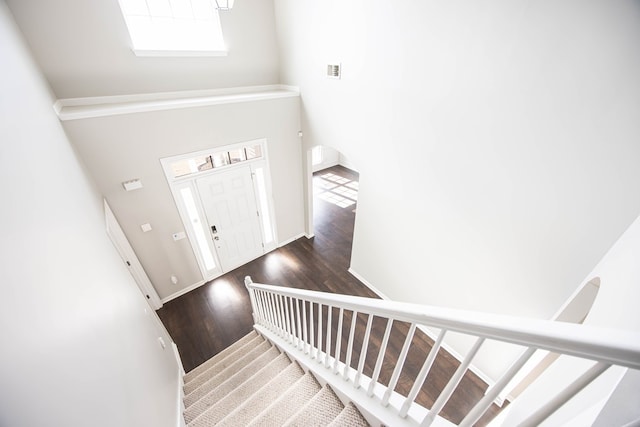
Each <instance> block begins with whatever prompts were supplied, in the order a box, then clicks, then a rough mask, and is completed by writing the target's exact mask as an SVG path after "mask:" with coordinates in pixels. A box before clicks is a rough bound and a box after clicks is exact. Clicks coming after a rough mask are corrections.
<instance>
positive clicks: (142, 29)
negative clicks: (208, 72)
mask: <svg viewBox="0 0 640 427" xmlns="http://www.w3.org/2000/svg"><path fill="white" fill-rule="evenodd" d="M119 1H120V8H121V9H122V13H123V15H124V18H125V22H126V23H127V28H128V29H129V35H130V36H131V42H132V44H133V51H134V52H135V54H136V55H138V56H224V55H226V54H227V50H226V47H225V44H224V39H223V37H222V28H221V26H220V16H219V15H218V8H217V7H218V6H217V2H216V1H215V0H119Z"/></svg>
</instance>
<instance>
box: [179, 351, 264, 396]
mask: <svg viewBox="0 0 640 427" xmlns="http://www.w3.org/2000/svg"><path fill="white" fill-rule="evenodd" d="M270 347H271V344H270V343H269V342H267V341H263V342H262V344H260V345H259V346H257V347H254V348H252V349H251V350H250V351H248V352H247V353H245V354H243V355H242V356H241V357H239V358H238V359H236V361H235V362H234V363H232V364H231V365H229V366H227V367H226V368H225V369H224V370H223V371H221V372H218V373H217V374H216V375H214V376H212V377H210V378H208V379H207V380H206V381H205V382H204V383H203V384H201V385H200V386H199V387H198V388H196V389H195V390H192V391H191V392H190V393H189V394H187V395H186V396H185V398H184V405H185V407H186V408H188V407H189V406H191V405H193V404H194V403H195V402H196V401H197V400H198V399H200V398H202V397H204V396H205V395H206V394H208V393H209V392H210V391H211V390H213V389H214V388H216V387H217V386H218V385H220V384H222V383H223V382H225V381H226V380H227V379H229V378H231V376H232V375H235V374H236V372H238V371H240V370H242V368H244V367H245V366H247V365H248V364H250V363H251V362H252V361H253V360H255V359H256V358H258V357H259V356H260V355H261V354H263V353H264V352H266V351H267V350H268V349H269V348H270ZM185 393H187V390H186V386H185Z"/></svg>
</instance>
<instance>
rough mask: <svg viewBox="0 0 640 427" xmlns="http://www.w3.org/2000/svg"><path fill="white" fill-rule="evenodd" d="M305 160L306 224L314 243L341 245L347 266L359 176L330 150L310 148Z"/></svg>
mask: <svg viewBox="0 0 640 427" xmlns="http://www.w3.org/2000/svg"><path fill="white" fill-rule="evenodd" d="M308 157H309V158H310V164H309V165H308V166H309V167H308V169H309V175H310V177H309V183H310V187H311V188H310V189H309V193H310V195H311V197H310V200H309V201H308V205H309V211H310V212H309V218H310V221H309V222H310V223H311V229H312V230H313V236H315V241H316V242H315V243H316V244H322V245H326V246H327V247H330V246H331V245H342V246H344V249H347V250H346V252H347V253H348V254H349V259H347V260H346V261H347V266H348V265H350V255H351V248H352V245H353V231H354V226H355V214H356V207H357V202H358V190H359V185H360V184H359V174H358V172H357V171H356V170H354V169H355V168H354V166H353V164H352V163H350V162H349V161H348V160H347V159H346V158H345V157H344V156H343V155H342V154H341V153H340V152H338V151H336V150H334V149H332V148H330V147H325V146H316V147H313V148H312V149H311V150H309V156H308ZM347 246H348V248H347ZM343 252H345V251H343Z"/></svg>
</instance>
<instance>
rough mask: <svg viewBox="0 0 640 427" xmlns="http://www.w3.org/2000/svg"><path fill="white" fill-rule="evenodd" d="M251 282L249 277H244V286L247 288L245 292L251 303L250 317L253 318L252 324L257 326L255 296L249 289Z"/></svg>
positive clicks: (253, 291) (251, 289)
mask: <svg viewBox="0 0 640 427" xmlns="http://www.w3.org/2000/svg"><path fill="white" fill-rule="evenodd" d="M252 283H253V280H251V276H245V278H244V285H245V286H246V287H247V291H248V292H249V300H250V301H251V315H252V316H253V324H254V325H257V324H258V315H257V313H258V310H257V307H256V296H255V290H254V289H253V288H252V287H251V284H252Z"/></svg>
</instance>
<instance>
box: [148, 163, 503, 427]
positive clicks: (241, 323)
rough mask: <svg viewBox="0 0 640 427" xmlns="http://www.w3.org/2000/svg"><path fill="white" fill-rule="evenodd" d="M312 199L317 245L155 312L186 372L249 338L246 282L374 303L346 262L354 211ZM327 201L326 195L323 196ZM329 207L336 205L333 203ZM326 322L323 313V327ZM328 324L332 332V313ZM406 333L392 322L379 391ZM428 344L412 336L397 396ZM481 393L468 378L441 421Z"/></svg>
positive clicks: (311, 242)
mask: <svg viewBox="0 0 640 427" xmlns="http://www.w3.org/2000/svg"><path fill="white" fill-rule="evenodd" d="M327 173H331V174H334V175H339V176H342V177H344V178H345V179H347V180H349V181H351V182H355V183H357V180H358V176H357V174H355V173H354V172H352V171H350V170H348V169H346V168H343V167H341V166H336V167H333V168H330V169H325V170H323V171H320V172H317V173H316V174H314V181H316V182H318V180H319V179H320V176H321V175H323V174H327ZM320 182H324V181H320ZM350 187H351V188H357V184H351V185H350ZM350 187H347V188H350ZM334 194H336V193H334ZM343 194H344V192H343ZM317 195H318V191H316V194H315V195H314V196H315V197H314V222H315V230H314V231H315V237H314V238H312V239H306V238H304V237H303V238H300V239H298V240H296V241H294V242H292V243H290V244H288V245H286V246H284V247H282V248H279V249H277V250H275V251H273V252H270V253H268V254H266V255H264V256H262V257H260V258H258V259H256V260H254V261H252V262H250V263H248V264H246V265H244V266H242V267H239V268H237V269H236V270H233V271H231V272H229V273H227V274H225V275H223V276H221V277H219V278H217V279H215V280H213V281H211V282H208V283H206V284H205V285H203V286H201V287H199V288H197V289H195V290H193V291H191V292H189V293H188V294H185V295H183V296H181V297H179V298H176V299H174V300H172V301H170V302H168V303H166V304H165V305H164V306H163V307H162V308H161V309H160V310H158V315H159V316H160V318H161V320H162V322H163V323H164V325H165V327H166V328H167V330H168V331H169V334H170V335H171V337H172V338H173V340H174V342H175V343H176V345H177V346H178V349H179V351H180V355H181V357H182V362H183V364H184V368H185V370H186V371H187V372H188V371H190V370H192V369H193V368H195V367H196V366H198V365H200V364H201V363H203V362H204V361H206V360H207V359H209V358H211V357H212V356H214V355H215V354H217V353H219V352H220V351H222V350H223V349H225V348H226V347H228V346H229V345H231V344H232V343H233V342H235V341H237V340H238V339H240V338H241V337H242V336H244V335H246V334H247V333H249V332H250V331H251V329H252V327H253V320H252V317H251V305H250V301H249V296H248V293H247V290H246V288H245V287H244V277H245V276H247V275H248V276H251V278H252V279H253V281H254V282H257V283H266V284H273V285H280V286H287V287H292V288H302V289H309V290H315V291H323V292H333V293H341V294H347V295H357V296H363V297H370V298H378V297H377V296H376V295H375V294H374V293H373V292H372V291H371V290H370V289H369V288H367V287H366V286H365V285H364V284H362V283H361V282H360V281H358V280H357V279H356V278H355V277H353V276H352V275H351V274H350V273H349V272H348V271H347V269H348V268H349V265H350V261H351V246H352V241H353V227H354V222H355V213H354V210H355V209H356V205H351V206H348V207H346V208H342V207H339V206H336V205H335V204H332V203H329V202H327V201H325V200H324V199H323V198H322V197H317ZM326 196H327V194H325V195H324V197H326ZM334 201H337V199H335V198H334ZM326 316H327V314H326V309H325V312H324V313H323V317H324V318H325V321H324V324H325V325H326ZM350 316H351V314H350V313H349V312H347V313H345V318H344V319H345V320H344V324H343V331H344V332H343V344H342V352H341V354H342V357H341V360H344V359H345V356H346V355H345V349H346V342H345V340H346V339H345V338H344V337H346V335H347V334H348V330H347V329H348V325H349V323H350ZM333 319H334V321H333V329H334V331H335V330H336V329H337V324H336V322H337V320H336V319H337V311H336V312H335V313H334V315H333ZM365 324H366V319H365V318H364V316H362V315H359V316H358V321H357V332H356V336H357V337H360V339H361V337H362V336H363V335H364V327H365ZM385 326H386V322H385V321H383V320H382V319H380V318H375V319H374V322H373V329H372V334H371V335H372V337H373V336H376V335H377V336H378V339H373V340H372V343H371V344H370V348H369V350H368V352H367V358H366V362H365V370H364V371H365V374H367V375H371V373H372V372H373V366H374V364H375V359H374V354H376V353H377V352H376V350H377V349H378V348H379V347H380V340H381V338H382V335H383V333H384V328H385ZM407 330H408V325H407V324H402V323H395V324H394V326H393V329H392V333H391V337H390V340H389V345H388V348H387V352H386V354H387V359H385V364H384V367H383V369H382V372H381V374H380V382H382V383H384V384H387V383H388V381H389V378H390V377H391V373H392V371H393V368H394V366H395V361H396V360H397V354H398V353H399V352H400V349H401V347H402V344H403V342H404V337H405V336H406V333H407ZM335 336H336V334H335V332H334V333H333V337H334V344H333V347H332V348H335ZM356 342H357V341H356ZM432 345H433V341H432V340H431V339H430V338H429V337H427V336H426V335H425V334H424V333H422V332H420V331H417V332H416V335H415V337H414V339H413V344H412V347H411V350H410V351H409V354H408V356H407V361H406V364H405V367H404V369H403V372H402V374H401V377H400V380H399V382H398V385H397V386H396V389H395V390H396V391H397V392H399V393H401V394H404V395H406V394H407V393H408V391H409V389H410V387H411V385H412V383H411V381H410V378H412V377H415V375H416V374H417V372H418V371H419V370H420V368H421V366H422V363H423V361H424V359H425V357H426V355H427V354H428V352H429V350H430V349H431V346H432ZM358 358H359V351H358V349H357V348H355V346H354V352H353V355H352V361H353V362H352V366H356V364H357V360H358ZM458 365H459V362H458V361H457V360H456V359H455V358H454V357H452V356H451V355H450V354H449V353H447V352H446V351H444V350H442V349H441V350H440V351H439V352H438V357H437V358H436V362H435V363H434V366H433V367H432V370H431V372H430V373H429V376H428V377H427V380H426V381H425V385H424V386H423V387H422V390H421V391H420V393H419V394H418V397H417V399H416V400H417V401H418V403H420V404H421V405H423V406H425V407H427V408H429V407H431V405H432V404H433V402H434V401H435V399H436V398H437V397H438V395H439V393H440V391H441V390H442V389H443V388H444V387H445V385H446V382H447V381H448V379H449V377H450V376H451V375H452V374H453V372H454V371H455V370H456V368H457V367H458ZM485 389H486V384H485V383H484V382H483V381H482V380H480V379H479V378H478V377H477V376H476V375H475V374H473V373H472V372H467V373H466V374H465V376H464V378H463V380H462V381H461V382H460V384H459V385H458V387H457V388H456V391H455V393H454V395H453V396H452V398H451V400H450V401H449V402H448V403H447V405H446V406H445V407H444V409H443V411H442V413H441V415H442V416H444V417H445V418H447V419H448V420H450V421H452V422H454V423H459V422H460V421H461V420H462V417H463V415H464V414H465V413H466V412H467V411H468V410H469V409H470V408H471V407H473V405H474V404H475V403H476V402H477V401H478V400H480V398H481V397H482V396H483V395H484V391H485ZM498 412H499V408H498V407H497V406H495V405H493V406H492V407H491V408H490V409H489V411H487V414H485V416H484V417H483V418H482V419H481V420H480V421H479V422H478V423H477V424H476V425H478V426H483V425H486V424H487V423H488V422H489V421H490V420H491V419H492V418H493V417H494V416H495V415H496V414H497V413H498Z"/></svg>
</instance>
